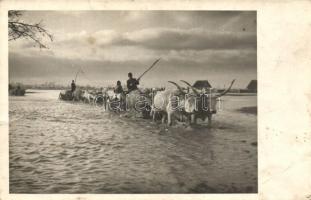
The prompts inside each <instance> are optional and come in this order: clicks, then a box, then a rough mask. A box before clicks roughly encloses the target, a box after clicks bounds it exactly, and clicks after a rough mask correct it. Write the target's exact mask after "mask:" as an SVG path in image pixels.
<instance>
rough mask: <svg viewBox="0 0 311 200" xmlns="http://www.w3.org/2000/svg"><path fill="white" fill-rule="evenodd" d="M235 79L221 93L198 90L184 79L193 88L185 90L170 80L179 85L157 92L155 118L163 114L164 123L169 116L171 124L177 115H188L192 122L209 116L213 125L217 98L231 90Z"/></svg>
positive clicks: (168, 122)
mask: <svg viewBox="0 0 311 200" xmlns="http://www.w3.org/2000/svg"><path fill="white" fill-rule="evenodd" d="M234 81H235V80H233V81H232V82H231V84H230V86H229V88H228V89H226V90H225V91H223V92H222V93H220V94H207V93H205V92H201V91H198V90H197V89H195V88H194V87H192V86H191V85H190V84H189V83H188V82H186V81H183V80H182V82H184V83H185V84H187V85H188V86H189V87H190V88H191V91H189V92H185V91H184V90H183V89H182V88H181V87H180V86H179V85H178V84H177V83H175V82H172V81H169V83H172V84H174V85H175V86H176V87H177V90H165V91H159V92H157V93H156V94H155V96H154V100H153V104H152V110H151V115H152V117H153V120H155V119H156V116H157V114H162V123H164V121H165V120H166V117H167V124H168V125H169V126H170V125H172V118H173V117H175V116H180V117H181V116H186V117H187V118H188V120H189V121H190V123H196V120H197V119H198V118H201V119H202V120H205V119H206V118H208V124H209V126H211V122H212V115H213V114H215V113H216V105H217V99H218V98H219V97H221V96H223V95H225V94H227V93H228V92H229V91H230V89H231V87H232V85H233V83H234Z"/></svg>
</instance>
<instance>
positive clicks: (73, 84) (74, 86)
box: [71, 83, 76, 92]
mask: <svg viewBox="0 0 311 200" xmlns="http://www.w3.org/2000/svg"><path fill="white" fill-rule="evenodd" d="M75 90H76V84H75V83H71V92H74V91H75Z"/></svg>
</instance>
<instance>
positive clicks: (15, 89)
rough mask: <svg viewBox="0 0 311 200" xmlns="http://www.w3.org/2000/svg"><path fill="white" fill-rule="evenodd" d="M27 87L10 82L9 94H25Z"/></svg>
mask: <svg viewBox="0 0 311 200" xmlns="http://www.w3.org/2000/svg"><path fill="white" fill-rule="evenodd" d="M25 92H26V89H25V88H24V87H23V85H19V84H9V95H10V96H24V95H25Z"/></svg>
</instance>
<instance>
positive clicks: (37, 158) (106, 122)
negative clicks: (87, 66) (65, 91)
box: [9, 91, 257, 193]
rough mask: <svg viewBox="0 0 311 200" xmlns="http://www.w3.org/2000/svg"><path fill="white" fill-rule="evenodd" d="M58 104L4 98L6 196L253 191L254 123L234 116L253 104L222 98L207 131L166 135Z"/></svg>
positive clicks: (37, 96)
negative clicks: (7, 159)
mask: <svg viewBox="0 0 311 200" xmlns="http://www.w3.org/2000/svg"><path fill="white" fill-rule="evenodd" d="M57 97H58V91H37V93H29V94H27V95H26V96H25V97H10V103H9V107H10V108H9V117H10V131H9V132H10V133H9V134H10V138H9V139H10V141H9V143H10V148H9V151H10V166H9V167H10V192H11V193H208V192H256V191H257V147H256V146H254V145H251V143H253V142H257V125H256V124H257V119H256V116H254V115H247V114H243V113H239V112H234V110H235V109H236V108H239V106H241V105H242V104H243V106H254V105H256V97H228V98H227V102H228V104H227V105H226V106H227V107H228V108H230V109H227V110H224V111H222V112H220V113H219V114H217V116H216V118H215V121H214V124H213V128H211V129H208V128H206V126H205V125H204V124H203V125H200V126H198V127H196V128H190V127H188V128H184V127H183V126H182V125H181V126H175V127H173V128H168V129H167V127H165V125H160V124H154V123H151V121H150V120H145V119H140V118H125V117H122V116H121V117H120V116H119V115H117V114H112V113H108V112H105V111H104V110H103V109H101V108H98V107H93V106H90V105H85V104H80V103H71V102H63V101H59V100H57ZM241 102H242V103H241ZM243 106H241V107H243Z"/></svg>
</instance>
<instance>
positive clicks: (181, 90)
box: [168, 81, 185, 94]
mask: <svg viewBox="0 0 311 200" xmlns="http://www.w3.org/2000/svg"><path fill="white" fill-rule="evenodd" d="M168 82H169V83H172V84H173V85H175V86H176V87H177V88H178V89H179V90H180V92H182V93H183V94H185V92H184V91H183V89H182V88H181V87H180V86H179V85H178V84H177V83H175V82H173V81H168Z"/></svg>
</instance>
